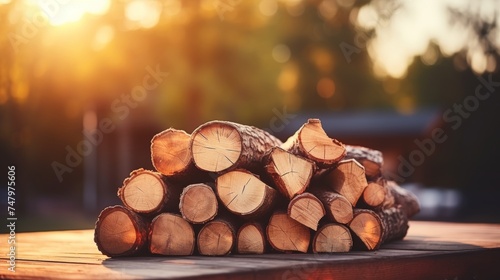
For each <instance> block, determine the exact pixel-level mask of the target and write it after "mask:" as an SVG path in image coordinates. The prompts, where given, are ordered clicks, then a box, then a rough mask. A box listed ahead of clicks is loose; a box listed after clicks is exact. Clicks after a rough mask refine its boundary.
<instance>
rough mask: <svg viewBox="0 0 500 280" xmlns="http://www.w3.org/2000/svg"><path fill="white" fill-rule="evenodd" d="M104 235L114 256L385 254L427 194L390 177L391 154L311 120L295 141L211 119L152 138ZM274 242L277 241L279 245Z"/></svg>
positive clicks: (103, 246)
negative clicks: (147, 161)
mask: <svg viewBox="0 0 500 280" xmlns="http://www.w3.org/2000/svg"><path fill="white" fill-rule="evenodd" d="M151 160H152V163H153V166H154V167H155V169H156V171H149V170H144V169H139V170H135V171H133V172H132V173H131V174H130V177H129V178H127V179H125V180H124V182H123V186H122V187H120V188H119V189H118V196H119V197H120V199H121V201H122V202H123V206H121V205H117V206H112V207H107V208H106V209H104V210H103V211H102V212H101V214H100V215H99V218H98V220H97V222H96V228H95V236H94V240H95V242H96V244H97V247H98V248H99V250H100V251H101V252H102V253H103V254H105V255H108V256H111V257H118V256H131V255H142V254H150V253H152V254H159V255H192V254H195V253H196V254H201V255H226V254H230V253H238V254H263V253H266V252H276V251H279V252H291V251H296V252H304V253H306V252H314V253H332V252H348V251H350V250H351V249H352V248H356V249H364V250H375V249H377V248H378V247H379V246H380V245H381V244H382V243H384V242H388V241H391V240H397V239H402V238H403V237H404V236H405V235H406V232H407V230H408V219H409V218H410V217H412V216H413V215H415V214H416V213H417V212H418V211H419V204H418V201H417V198H416V197H415V196H414V195H413V194H412V193H410V192H408V191H407V190H405V189H403V188H401V187H399V186H398V185H397V184H396V183H395V182H391V181H387V180H385V179H384V178H383V176H382V172H381V169H382V164H383V160H382V154H381V152H379V151H376V150H372V149H368V148H365V147H359V146H349V145H344V144H342V143H340V142H339V141H337V140H335V139H332V138H330V137H329V136H328V135H327V134H326V133H325V131H324V130H323V128H322V126H321V122H320V121H319V120H318V119H310V120H309V121H308V122H307V123H305V124H304V125H303V126H302V127H301V128H300V129H299V130H298V131H297V132H296V133H295V134H294V135H293V136H291V137H290V138H289V139H288V140H287V141H286V142H285V143H282V142H281V141H280V140H279V139H277V138H276V137H274V136H273V135H271V134H269V133H267V132H266V131H264V130H261V129H258V128H256V127H252V126H247V125H242V124H238V123H232V122H227V121H211V122H208V123H205V124H203V125H201V126H200V127H198V128H197V129H196V130H195V131H194V132H193V133H192V134H191V135H189V134H187V133H186V132H184V131H182V130H176V129H173V128H169V129H167V130H165V131H163V132H161V133H159V134H157V135H155V136H154V137H153V139H152V140H151ZM269 245H270V246H269Z"/></svg>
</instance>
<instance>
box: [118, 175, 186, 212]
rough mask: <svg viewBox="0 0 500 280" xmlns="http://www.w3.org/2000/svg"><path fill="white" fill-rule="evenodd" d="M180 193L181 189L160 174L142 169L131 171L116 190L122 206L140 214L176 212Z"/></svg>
mask: <svg viewBox="0 0 500 280" xmlns="http://www.w3.org/2000/svg"><path fill="white" fill-rule="evenodd" d="M180 193H181V188H180V187H179V186H176V185H174V184H172V183H171V182H167V181H166V179H165V177H164V176H163V175H161V174H160V173H158V172H153V171H149V170H144V169H142V168H140V169H137V170H134V171H132V173H130V177H128V178H127V179H125V180H124V181H123V186H122V187H121V188H119V189H118V196H119V197H120V199H121V201H122V202H123V204H124V205H125V206H126V207H128V208H129V209H131V210H133V211H135V212H137V213H141V214H156V213H159V212H161V211H178V210H179V209H178V207H177V206H178V205H179V196H180Z"/></svg>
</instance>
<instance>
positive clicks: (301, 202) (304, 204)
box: [288, 192, 326, 230]
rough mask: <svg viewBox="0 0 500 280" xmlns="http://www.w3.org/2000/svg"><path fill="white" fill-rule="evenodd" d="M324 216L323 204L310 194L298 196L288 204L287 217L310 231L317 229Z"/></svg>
mask: <svg viewBox="0 0 500 280" xmlns="http://www.w3.org/2000/svg"><path fill="white" fill-rule="evenodd" d="M325 214H326V212H325V208H324V207H323V203H321V201H320V200H319V199H318V198H317V197H316V196H314V195H313V194H311V193H307V192H305V193H302V194H299V195H297V196H296V197H294V198H293V199H292V200H291V201H290V203H288V216H290V218H292V219H294V220H296V221H297V222H299V223H301V224H303V225H305V226H306V227H308V228H310V229H312V230H317V229H318V223H319V220H321V218H323V216H325Z"/></svg>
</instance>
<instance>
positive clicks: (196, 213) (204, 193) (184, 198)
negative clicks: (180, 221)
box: [179, 184, 218, 224]
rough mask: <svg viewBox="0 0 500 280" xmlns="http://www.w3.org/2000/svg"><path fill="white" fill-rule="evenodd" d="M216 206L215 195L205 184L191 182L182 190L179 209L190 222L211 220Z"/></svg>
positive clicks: (215, 212)
mask: <svg viewBox="0 0 500 280" xmlns="http://www.w3.org/2000/svg"><path fill="white" fill-rule="evenodd" d="M217 208H218V202H217V197H216V196H215V193H214V191H213V190H212V188H211V187H210V186H208V185H206V184H192V185H189V186H187V187H185V188H184V190H183V191H182V194H181V197H180V202H179V210H180V212H181V214H182V217H183V218H184V219H186V220H187V221H189V222H190V223H193V224H203V223H206V222H208V221H210V220H212V219H213V218H214V217H215V216H216V215H217V210H218V209H217Z"/></svg>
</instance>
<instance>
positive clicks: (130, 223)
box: [94, 205, 147, 257]
mask: <svg viewBox="0 0 500 280" xmlns="http://www.w3.org/2000/svg"><path fill="white" fill-rule="evenodd" d="M146 239H147V225H146V223H145V222H144V221H142V219H141V218H140V217H139V216H138V215H137V214H135V213H134V212H132V211H130V210H128V209H126V208H125V207H123V206H119V205H118V206H112V207H108V208H106V209H104V210H103V211H102V212H101V213H100V214H99V218H98V219H97V222H96V228H95V233H94V241H95V243H96V244H97V248H98V249H99V251H101V252H102V253H103V254H105V255H107V256H110V257H119V256H131V255H134V254H136V253H137V252H139V251H140V250H141V249H142V248H143V246H144V245H145V242H146Z"/></svg>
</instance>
